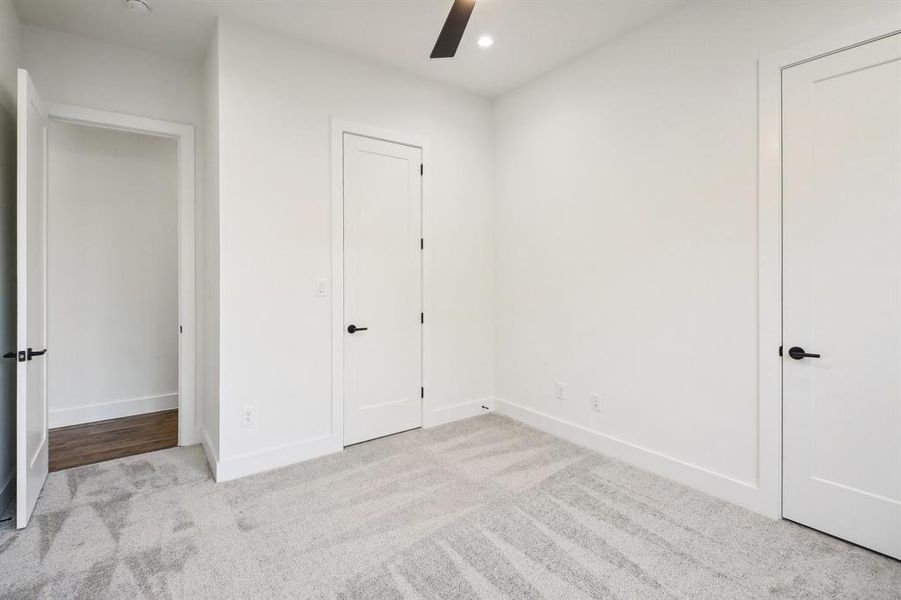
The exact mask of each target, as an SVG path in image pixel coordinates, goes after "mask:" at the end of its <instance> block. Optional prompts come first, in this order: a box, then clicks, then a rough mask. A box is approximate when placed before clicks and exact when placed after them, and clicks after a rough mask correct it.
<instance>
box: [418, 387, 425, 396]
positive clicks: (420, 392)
mask: <svg viewBox="0 0 901 600" xmlns="http://www.w3.org/2000/svg"><path fill="white" fill-rule="evenodd" d="M419 397H420V398H425V388H424V387H421V388H419Z"/></svg>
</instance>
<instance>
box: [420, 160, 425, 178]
mask: <svg viewBox="0 0 901 600" xmlns="http://www.w3.org/2000/svg"><path fill="white" fill-rule="evenodd" d="M419 174H420V175H424V174H425V168H424V167H423V166H422V163H419Z"/></svg>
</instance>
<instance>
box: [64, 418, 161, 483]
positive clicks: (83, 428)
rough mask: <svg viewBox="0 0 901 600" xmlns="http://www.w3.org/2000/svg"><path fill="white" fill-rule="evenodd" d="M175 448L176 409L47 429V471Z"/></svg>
mask: <svg viewBox="0 0 901 600" xmlns="http://www.w3.org/2000/svg"><path fill="white" fill-rule="evenodd" d="M177 445H178V410H166V411H162V412H155V413H150V414H146V415H136V416H134V417H122V418H121V419H110V420H109V421H98V422H96V423H85V424H83V425H72V426H71V427H59V428H57V429H51V430H50V470H51V471H61V470H63V469H71V468H72V467H80V466H81V465H90V464H93V463H97V462H102V461H104V460H112V459H114V458H122V457H123V456H132V455H133V454H143V453H144V452H152V451H154V450H162V449H163V448H171V447H173V446H177Z"/></svg>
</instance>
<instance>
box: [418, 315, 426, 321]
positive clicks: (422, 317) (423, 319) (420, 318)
mask: <svg viewBox="0 0 901 600" xmlns="http://www.w3.org/2000/svg"><path fill="white" fill-rule="evenodd" d="M419 322H420V323H425V313H419Z"/></svg>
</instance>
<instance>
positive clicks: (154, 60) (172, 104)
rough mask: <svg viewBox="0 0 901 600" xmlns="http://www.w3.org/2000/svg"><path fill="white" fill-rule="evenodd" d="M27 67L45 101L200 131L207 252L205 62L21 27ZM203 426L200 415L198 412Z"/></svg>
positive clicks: (198, 241) (201, 318) (201, 383)
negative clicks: (173, 124) (121, 114)
mask: <svg viewBox="0 0 901 600" xmlns="http://www.w3.org/2000/svg"><path fill="white" fill-rule="evenodd" d="M21 38H22V41H21V45H22V51H21V53H22V60H21V62H22V66H24V67H25V68H27V69H28V70H29V72H30V73H31V76H32V79H34V82H35V85H36V86H37V88H38V90H39V91H40V93H41V95H42V97H43V98H44V100H46V101H50V102H59V103H64V104H74V105H79V106H86V107H89V108H97V109H101V110H108V111H113V112H120V113H125V114H130V115H137V116H141V117H151V118H156V119H163V120H166V121H174V122H178V123H186V124H189V125H193V126H194V128H195V139H196V140H197V143H196V144H195V172H196V173H197V174H198V176H197V180H196V183H195V207H196V211H195V225H196V231H195V247H196V248H203V247H204V246H203V244H204V243H205V242H204V239H205V238H204V231H203V229H204V227H203V223H204V214H203V209H204V199H203V177H202V176H200V174H201V173H203V172H204V171H203V169H204V162H203V159H204V154H205V153H204V147H203V143H202V142H201V140H204V139H205V138H204V133H203V127H202V125H203V119H204V105H203V71H202V66H201V65H200V64H195V63H193V62H190V61H184V60H180V59H177V58H173V57H169V56H161V55H156V54H153V53H150V52H146V51H143V50H138V49H135V48H129V47H125V46H117V45H114V44H108V43H104V42H98V41H94V40H91V39H88V38H85V37H81V36H77V35H72V34H68V33H62V32H59V31H52V30H48V29H43V28H40V27H32V26H27V27H23V28H22V36H21ZM204 259H205V253H204V252H197V259H196V261H197V264H196V279H195V280H196V291H197V296H201V295H202V292H201V290H203V289H205V288H204V286H205V285H206V281H207V276H206V265H205V260H204ZM205 307H206V305H205V304H203V303H201V302H197V306H196V313H195V324H196V326H195V329H196V331H195V336H196V339H195V348H196V358H195V361H196V364H197V365H204V364H206V361H205V356H203V348H204V347H205V346H204V344H203V343H202V340H203V338H204V336H205V331H204V324H205V315H204V314H203V313H202V312H201V311H202V310H204V309H205ZM205 383H206V377H204V376H203V374H202V373H200V372H198V373H197V376H196V377H195V385H196V387H195V396H196V398H198V399H199V400H198V401H197V403H196V404H197V411H198V413H199V412H200V411H202V409H203V407H204V406H205V402H204V401H203V400H202V399H204V398H206V389H205ZM196 417H197V421H198V422H203V415H202V414H197V415H196Z"/></svg>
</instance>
